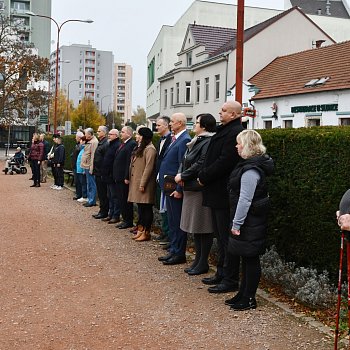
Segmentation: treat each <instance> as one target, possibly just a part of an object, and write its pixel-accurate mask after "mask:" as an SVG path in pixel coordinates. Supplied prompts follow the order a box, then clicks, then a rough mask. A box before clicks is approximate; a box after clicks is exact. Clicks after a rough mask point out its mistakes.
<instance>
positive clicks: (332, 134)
mask: <svg viewBox="0 0 350 350" xmlns="http://www.w3.org/2000/svg"><path fill="white" fill-rule="evenodd" d="M259 132H260V133H261V135H262V138H263V140H264V143H265V145H266V147H267V150H268V153H269V154H270V155H271V157H272V158H273V159H274V161H275V167H276V168H275V173H274V175H273V176H272V177H271V178H270V181H269V182H270V186H269V189H270V197H271V203H272V205H271V208H272V210H271V215H270V224H269V245H275V246H276V247H277V251H278V252H279V253H280V254H282V256H283V257H284V258H285V260H287V261H294V262H296V263H297V265H299V266H308V267H314V268H316V269H318V270H319V271H322V270H327V271H328V272H329V273H330V276H331V277H332V279H334V278H335V277H336V274H337V271H338V267H337V266H338V264H339V246H340V234H339V228H338V226H337V224H336V220H335V212H336V210H337V208H338V205H339V201H340V199H341V197H342V195H343V193H344V192H345V191H346V190H347V189H348V188H349V187H350V172H349V170H350V128H349V127H315V128H308V129H304V128H301V129H273V130H259Z"/></svg>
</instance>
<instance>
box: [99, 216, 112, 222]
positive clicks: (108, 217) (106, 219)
mask: <svg viewBox="0 0 350 350" xmlns="http://www.w3.org/2000/svg"><path fill="white" fill-rule="evenodd" d="M110 220H112V218H111V217H110V216H107V217H105V218H103V219H101V221H110Z"/></svg>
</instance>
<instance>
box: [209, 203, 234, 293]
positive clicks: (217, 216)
mask: <svg viewBox="0 0 350 350" xmlns="http://www.w3.org/2000/svg"><path fill="white" fill-rule="evenodd" d="M212 218H213V227H214V233H215V235H216V239H217V243H218V262H217V270H216V275H217V276H218V277H220V278H222V283H224V284H226V285H228V286H233V285H237V284H238V281H239V262H240V258H239V256H233V255H232V254H229V253H228V251H227V246H228V238H229V235H230V234H231V233H230V209H228V208H227V209H217V208H212Z"/></svg>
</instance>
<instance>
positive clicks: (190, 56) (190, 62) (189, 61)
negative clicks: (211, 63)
mask: <svg viewBox="0 0 350 350" xmlns="http://www.w3.org/2000/svg"><path fill="white" fill-rule="evenodd" d="M186 62H187V67H191V66H192V51H191V52H188V53H187V54H186Z"/></svg>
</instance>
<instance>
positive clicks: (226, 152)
mask: <svg viewBox="0 0 350 350" xmlns="http://www.w3.org/2000/svg"><path fill="white" fill-rule="evenodd" d="M219 114H220V121H221V125H219V126H218V127H217V132H216V134H215V135H214V136H213V137H212V138H211V141H210V144H209V147H208V151H207V155H206V158H205V160H204V163H203V168H202V170H201V171H200V172H199V174H198V180H199V182H200V183H201V184H202V185H203V186H204V187H203V191H202V192H203V205H204V206H206V207H210V208H211V211H212V218H213V227H214V232H215V235H216V238H217V242H218V262H217V271H216V274H215V275H214V276H213V277H207V278H203V279H202V282H203V283H204V284H208V285H213V286H212V287H210V288H209V289H208V291H209V292H210V293H226V292H230V291H234V290H237V289H238V280H239V276H238V274H239V257H238V258H237V257H235V258H234V257H233V256H231V255H230V254H228V252H227V245H228V239H229V235H230V203H229V196H228V191H227V183H228V179H229V176H230V173H231V172H232V170H233V168H234V167H235V166H236V164H237V163H238V161H239V155H238V153H237V149H236V144H237V141H236V137H237V135H238V134H239V133H240V132H241V131H242V130H243V127H242V124H241V116H242V106H241V104H240V103H239V102H237V101H228V102H225V103H224V104H223V106H222V107H221V110H220V112H219Z"/></svg>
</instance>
